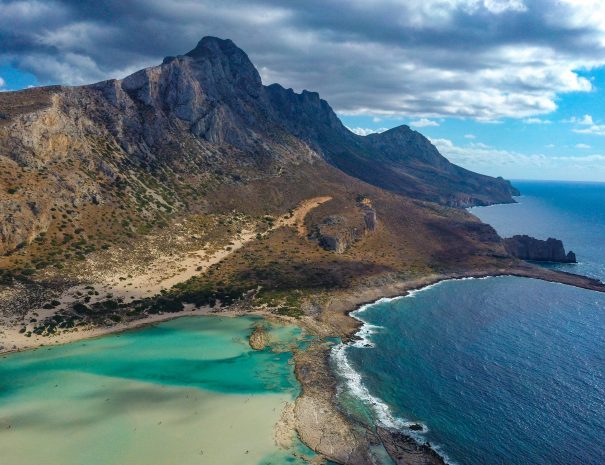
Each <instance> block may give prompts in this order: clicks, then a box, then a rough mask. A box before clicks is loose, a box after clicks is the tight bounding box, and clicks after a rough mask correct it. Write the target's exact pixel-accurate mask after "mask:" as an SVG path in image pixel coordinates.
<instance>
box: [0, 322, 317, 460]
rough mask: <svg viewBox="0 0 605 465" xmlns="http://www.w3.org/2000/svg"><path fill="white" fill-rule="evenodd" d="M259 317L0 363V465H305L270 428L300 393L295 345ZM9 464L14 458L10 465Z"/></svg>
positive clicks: (293, 337) (190, 325)
mask: <svg viewBox="0 0 605 465" xmlns="http://www.w3.org/2000/svg"><path fill="white" fill-rule="evenodd" d="M259 321H260V320H258V319H255V318H219V317H188V318H180V319H177V320H173V321H169V322H166V323H162V324H159V325H157V326H153V327H147V328H144V329H140V330H136V331H130V332H125V333H121V334H117V335H110V336H105V337H101V338H97V339H91V340H86V341H80V342H76V343H72V344H66V345H63V346H53V347H50V348H40V349H37V350H34V351H27V352H22V353H18V354H11V355H7V356H4V357H2V358H0V450H1V451H2V456H1V457H2V458H1V459H0V463H10V464H11V465H20V464H24V465H31V464H42V463H43V464H44V465H55V464H57V465H58V464H60V465H71V464H74V465H76V464H77V465H83V464H85V465H92V464H114V463H115V464H118V463H133V464H134V463H144V464H146V465H151V464H157V465H167V464H169V463H178V464H179V465H185V464H190V463H191V464H193V463H195V464H210V463H232V464H238V463H241V464H245V463H246V464H247V463H252V464H257V463H258V464H269V463H300V460H299V459H297V458H296V457H294V455H293V453H294V452H297V453H303V454H311V452H310V451H309V450H307V449H306V448H304V447H303V446H302V445H300V444H295V446H294V449H293V450H292V451H290V452H287V451H283V450H280V449H278V448H277V447H276V446H275V445H274V440H273V425H274V424H275V422H276V420H277V419H278V418H279V415H280V413H281V410H282V408H283V406H284V404H285V402H291V401H292V400H293V399H294V398H295V396H296V395H297V394H298V390H299V387H298V383H297V381H296V379H295V377H294V373H293V367H292V363H291V362H292V353H291V351H290V348H291V345H300V344H303V343H304V342H302V341H301V340H300V337H301V334H300V330H299V329H297V328H295V327H292V326H272V327H271V330H270V332H269V334H270V336H271V339H272V349H274V350H269V349H267V350H264V351H253V350H251V349H250V348H249V346H248V343H247V336H248V335H249V334H250V332H251V330H252V327H253V325H254V324H256V323H258V322H259ZM4 460H7V462H4Z"/></svg>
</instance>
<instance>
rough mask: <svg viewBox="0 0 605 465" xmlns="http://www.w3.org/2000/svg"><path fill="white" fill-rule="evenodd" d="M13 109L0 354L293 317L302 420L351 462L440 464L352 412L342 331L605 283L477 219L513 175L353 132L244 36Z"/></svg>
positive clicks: (4, 162) (3, 153)
mask: <svg viewBox="0 0 605 465" xmlns="http://www.w3.org/2000/svg"><path fill="white" fill-rule="evenodd" d="M0 111H1V113H2V118H0V254H2V255H1V256H0V316H1V319H2V321H1V331H2V333H1V334H0V346H1V347H0V350H1V351H3V352H8V351H14V350H21V349H25V348H31V347H37V346H40V345H43V344H44V345H48V344H53V343H59V342H66V341H70V340H76V339H80V338H85V337H91V336H94V335H99V334H105V333H108V332H115V331H119V330H123V329H126V328H131V327H134V326H136V325H141V324H149V323H152V322H156V321H161V320H165V319H169V318H174V317H177V316H183V315H204V314H208V313H219V314H221V313H222V314H231V315H242V314H261V315H264V316H267V317H269V318H279V319H287V320H289V321H292V322H295V323H296V324H298V325H301V326H303V327H305V328H306V329H307V331H309V332H310V333H312V334H314V335H315V336H316V339H315V340H314V342H313V343H310V344H309V347H307V348H306V349H305V350H302V351H300V352H298V353H297V354H296V357H295V362H296V375H297V378H298V380H299V382H300V383H301V386H302V392H301V395H300V397H299V398H298V399H297V401H296V405H295V408H294V413H293V415H294V420H293V421H292V423H293V425H294V426H293V427H294V428H295V430H296V432H297V434H298V436H299V437H300V439H301V440H302V441H303V442H304V443H305V444H307V445H308V446H309V447H310V448H311V449H313V450H314V451H315V452H316V453H317V454H319V455H320V456H321V457H324V458H327V459H330V460H332V461H334V462H337V463H341V464H351V465H365V464H371V463H373V462H372V457H371V454H370V450H371V446H372V447H373V446H376V445H379V444H383V445H384V448H385V450H386V451H387V453H389V454H390V455H391V457H392V458H393V460H395V462H396V463H442V459H441V458H440V457H439V456H438V454H437V453H436V452H435V451H433V450H432V449H431V448H430V447H428V446H423V445H419V444H417V443H416V442H415V441H414V440H412V439H411V438H410V437H409V436H407V435H405V434H402V433H401V432H398V431H388V430H387V429H385V428H384V427H382V425H372V424H363V423H361V422H359V421H358V420H356V419H354V418H350V417H349V416H347V415H346V413H343V411H342V410H341V409H340V408H339V407H338V406H337V402H338V399H337V397H338V396H337V382H336V378H335V376H334V373H332V371H331V367H330V363H329V354H330V348H331V345H330V338H334V337H339V338H342V339H344V340H347V339H349V338H350V337H352V335H353V334H354V333H355V332H356V330H357V329H358V327H359V322H358V321H356V320H354V319H353V318H350V317H349V316H348V313H349V312H351V311H352V310H354V309H355V308H356V307H357V306H359V305H361V304H362V303H366V302H371V301H373V300H376V299H378V298H380V297H384V296H395V295H403V294H405V293H406V292H407V291H409V290H412V289H416V288H419V287H422V286H426V285H428V284H431V283H434V282H437V281H440V280H443V279H451V278H463V277H472V276H489V275H503V274H511V275H517V276H526V277H533V278H537V279H543V280H548V281H556V282H563V283H566V284H571V285H575V286H579V287H584V288H587V289H593V290H598V291H603V290H605V286H604V285H603V284H602V283H601V282H599V281H597V280H593V279H589V278H585V277H582V276H578V275H573V274H568V273H560V272H557V271H555V270H549V269H545V268H540V267H538V266H535V265H533V264H530V263H525V262H524V261H522V259H526V258H528V259H532V260H535V259H536V258H535V257H550V258H556V259H561V258H562V257H564V258H565V259H567V260H570V261H571V259H572V258H574V257H573V256H572V255H570V254H568V255H564V252H562V245H561V247H559V244H558V243H557V244H554V243H553V242H552V241H551V242H548V241H547V245H546V248H545V249H543V247H542V246H541V245H540V244H536V243H534V242H533V241H530V240H527V239H523V238H522V239H514V238H513V239H514V240H513V239H509V240H506V241H503V240H502V239H501V238H500V237H499V236H498V234H497V233H496V232H495V231H494V230H493V228H491V227H490V226H488V225H485V224H482V223H481V222H480V221H479V220H478V219H477V218H476V217H474V216H473V215H471V214H469V213H468V212H466V211H465V210H464V208H466V207H469V206H476V205H489V204H494V203H512V202H514V200H513V195H517V194H518V191H517V190H516V189H515V188H514V187H513V186H512V185H511V184H510V183H509V182H508V181H506V180H503V179H501V178H493V177H489V176H484V175H480V174H477V173H473V172H470V171H468V170H466V169H463V168H461V167H459V166H456V165H454V164H452V163H450V162H449V161H448V160H447V159H446V158H445V157H443V156H442V155H441V154H440V153H439V152H438V150H437V149H436V147H435V146H434V145H433V144H432V143H431V142H430V141H429V140H428V139H427V138H425V137H424V136H423V135H422V134H420V133H418V132H416V131H413V130H412V129H410V128H409V127H408V126H405V125H403V126H399V127H397V128H394V129H391V130H389V131H386V132H384V133H382V134H372V135H370V136H366V137H363V136H359V135H356V134H353V133H352V132H351V131H349V130H348V129H347V128H346V127H345V126H344V125H343V124H342V123H341V122H340V120H339V119H338V117H337V116H336V114H335V113H334V112H333V110H332V108H331V107H330V105H329V104H328V102H326V101H325V100H322V99H321V98H320V97H319V95H318V94H317V93H315V92H309V91H303V92H302V93H295V92H294V91H293V90H292V89H285V88H283V87H282V86H280V85H279V84H272V85H269V86H265V85H263V83H262V82H261V78H260V75H259V73H258V72H257V70H256V68H255V67H254V66H253V64H252V63H251V61H250V60H249V58H248V56H247V55H246V54H245V53H244V52H243V51H242V50H241V49H239V48H238V47H237V46H236V45H235V44H234V43H233V42H232V41H230V40H222V39H218V38H215V37H205V38H203V39H202V40H201V41H200V42H199V43H198V44H197V46H196V47H195V48H194V49H193V50H191V51H190V52H188V53H186V54H184V55H179V56H176V57H167V58H166V59H164V61H163V62H162V63H161V64H159V65H157V66H153V67H151V68H147V69H143V70H140V71H138V72H136V73H134V74H132V75H130V76H128V77H126V78H124V79H113V80H109V81H103V82H100V83H96V84H91V85H85V86H80V87H65V86H52V87H41V88H34V89H28V90H23V91H19V92H0ZM561 254H563V255H561ZM249 343H250V345H251V346H253V347H254V348H257V349H262V348H263V347H264V346H265V343H266V341H265V337H264V334H263V332H262V330H260V329H257V330H255V332H254V333H253V336H252V337H251V339H250V341H249ZM406 454H408V455H406Z"/></svg>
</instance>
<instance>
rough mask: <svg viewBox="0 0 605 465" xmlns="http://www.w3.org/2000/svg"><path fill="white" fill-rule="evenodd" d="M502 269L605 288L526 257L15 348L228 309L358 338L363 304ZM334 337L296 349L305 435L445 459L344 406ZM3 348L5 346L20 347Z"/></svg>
mask: <svg viewBox="0 0 605 465" xmlns="http://www.w3.org/2000/svg"><path fill="white" fill-rule="evenodd" d="M496 276H518V277H525V278H532V279H541V280H544V281H550V282H556V283H561V284H566V285H572V286H575V287H579V288H584V289H589V290H594V291H597V292H605V284H603V283H601V282H599V281H598V280H595V279H592V278H587V277H584V276H580V275H573V274H569V273H563V272H559V271H554V270H549V269H545V268H539V267H537V266H535V265H531V264H520V265H519V266H518V267H514V268H507V269H487V270H473V271H464V272H458V273H448V274H435V275H428V276H424V277H422V278H417V279H411V280H404V279H399V280H397V279H394V280H391V281H389V282H387V283H382V284H377V285H365V286H360V287H357V288H354V289H348V290H346V291H342V292H340V293H337V294H335V295H333V296H332V297H331V299H330V300H329V301H328V302H327V303H326V305H325V307H324V308H323V311H322V313H321V315H320V316H319V319H315V318H313V317H308V316H307V317H303V318H301V319H295V318H291V317H282V316H277V315H275V314H272V313H270V312H268V311H264V310H251V309H246V308H245V307H244V308H242V307H239V308H229V309H223V310H216V309H211V308H209V307H207V308H200V309H194V308H192V307H191V306H188V307H186V308H185V309H184V310H183V311H180V312H177V313H165V314H158V315H150V316H148V317H146V318H144V319H139V320H133V321H130V322H127V323H122V324H117V325H115V326H111V327H96V328H88V329H85V330H80V331H77V332H68V333H64V334H61V335H57V336H53V337H51V338H48V337H45V338H44V341H43V342H38V341H30V342H31V344H29V345H23V346H21V347H19V348H17V349H16V350H17V351H21V350H31V349H35V348H37V347H41V346H44V345H56V344H65V343H69V342H73V341H77V340H83V339H89V338H95V337H101V336H104V335H107V334H112V333H117V332H123V331H129V330H132V329H136V328H140V327H144V326H148V325H153V324H156V323H159V322H162V321H168V320H171V319H175V318H181V317H184V316H209V315H212V316H225V317H237V316H243V315H257V316H259V317H263V318H267V319H274V320H280V321H285V322H289V323H292V324H297V325H299V326H301V327H304V328H305V329H307V330H309V331H310V332H312V333H315V334H317V335H319V336H322V337H339V338H340V339H341V341H342V344H348V343H351V342H354V341H355V340H357V338H358V332H359V331H360V329H361V328H362V327H363V322H362V321H360V320H359V319H356V318H355V316H354V315H352V313H353V312H355V311H357V310H359V309H360V307H362V306H364V305H370V304H372V303H375V302H376V301H378V300H380V299H385V298H386V299H392V298H401V297H405V296H407V295H409V294H410V293H412V292H414V291H418V290H421V289H425V288H427V287H429V286H433V285H435V284H437V283H440V282H443V281H448V280H459V279H473V278H475V279H476V278H487V277H496ZM333 348H334V345H333V344H328V343H326V342H324V341H317V342H314V343H312V344H311V345H310V346H309V348H307V349H306V350H303V351H296V353H295V354H294V361H295V374H296V378H297V380H298V382H299V383H300V385H301V393H300V395H299V396H298V398H297V399H296V401H295V407H294V420H293V425H292V427H293V428H294V430H295V431H296V433H297V434H298V436H299V438H300V439H301V441H302V442H303V443H304V444H306V445H307V446H308V447H309V448H311V449H312V450H313V451H315V452H316V453H318V454H321V455H323V456H324V457H326V458H327V459H329V460H332V461H334V462H337V463H341V464H349V463H350V464H358V465H366V464H367V465H370V464H372V463H374V455H373V454H374V452H373V450H374V449H375V446H377V445H380V444H382V445H383V446H384V448H385V449H386V450H387V451H389V455H395V456H396V457H392V458H393V459H394V460H395V462H396V463H397V464H400V463H401V464H403V463H419V462H418V460H419V459H421V458H422V460H424V462H423V463H429V464H440V465H442V464H446V463H447V462H446V461H445V460H444V459H443V458H442V457H441V456H440V455H439V453H438V452H437V451H435V450H434V449H433V448H431V447H430V446H428V445H426V444H422V443H421V442H419V441H418V440H417V439H416V438H414V437H412V436H408V435H406V434H404V433H402V432H401V431H398V430H397V429H396V428H391V429H388V428H383V427H380V425H373V428H368V426H366V425H362V424H360V423H359V422H357V421H356V420H354V419H352V418H351V417H350V416H348V415H347V414H346V412H343V411H341V410H340V408H339V405H338V402H337V399H336V396H337V388H338V386H337V384H338V383H337V377H336V375H337V374H336V372H335V367H334V366H333V364H332V363H331V357H330V354H331V351H332V350H333ZM16 350H12V349H9V350H3V351H1V352H0V354H7V353H10V352H15V351H16Z"/></svg>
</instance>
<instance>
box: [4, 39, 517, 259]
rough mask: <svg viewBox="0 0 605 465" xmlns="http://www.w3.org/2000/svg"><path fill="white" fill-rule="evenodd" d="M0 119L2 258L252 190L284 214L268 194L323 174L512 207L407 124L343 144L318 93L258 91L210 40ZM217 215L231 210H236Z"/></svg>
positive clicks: (224, 48)
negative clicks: (105, 224) (102, 218)
mask: <svg viewBox="0 0 605 465" xmlns="http://www.w3.org/2000/svg"><path fill="white" fill-rule="evenodd" d="M0 109H1V110H2V118H1V119H0V215H1V216H0V224H4V225H5V226H4V227H2V230H1V231H0V254H1V253H6V252H8V251H10V250H12V249H14V248H15V247H16V246H17V245H19V244H22V243H23V244H28V243H29V242H31V241H32V240H34V239H35V237H37V235H39V233H40V232H46V231H52V230H56V229H57V228H59V227H60V226H61V223H62V222H64V220H65V221H67V222H68V223H69V225H67V226H64V227H63V229H62V232H63V233H64V235H72V236H73V234H74V233H73V232H74V231H75V230H84V231H87V230H90V233H91V235H96V227H95V226H92V223H93V221H92V219H93V218H94V217H95V216H96V215H99V214H107V212H108V211H117V210H119V211H121V212H128V214H126V213H125V214H124V215H123V216H124V217H123V218H119V220H116V222H115V224H116V225H120V224H135V223H136V224H138V227H139V229H141V228H142V229H146V228H147V227H148V226H147V225H149V224H153V223H154V222H156V221H158V222H164V221H165V219H166V216H167V215H169V214H170V213H172V212H178V213H183V212H184V211H185V210H187V209H189V210H192V209H194V210H195V209H197V210H204V209H205V208H206V207H207V205H208V204H212V203H213V202H214V201H215V200H216V199H215V198H214V197H213V196H216V195H218V194H216V191H217V189H214V188H213V186H220V190H221V192H225V191H228V190H229V188H230V186H235V187H236V188H240V187H241V186H243V185H246V186H250V187H248V192H249V195H248V198H250V199H254V198H255V195H254V194H255V193H256V192H257V191H261V190H263V189H264V190H265V191H266V195H265V194H263V195H264V197H263V199H264V200H265V199H266V198H271V199H274V200H275V203H276V204H277V205H281V206H282V207H284V206H286V205H284V201H282V200H280V199H279V196H280V195H282V193H283V192H284V191H285V190H288V193H287V196H288V198H292V195H291V192H290V191H301V190H303V189H306V190H307V191H310V190H311V189H312V188H313V186H309V182H308V179H310V178H311V176H312V175H311V172H312V171H314V172H316V173H317V172H319V171H320V170H323V171H324V172H325V171H327V170H332V171H331V172H332V173H337V174H334V176H335V177H338V176H340V178H339V181H338V182H341V183H346V182H348V181H347V179H350V178H347V176H346V175H349V176H353V177H356V178H359V179H361V180H363V181H365V182H367V183H370V184H373V185H375V186H378V187H381V188H384V189H388V190H391V191H394V192H397V193H399V194H404V195H407V196H410V197H414V198H418V199H423V200H430V201H435V202H440V203H442V204H444V205H450V206H456V207H460V206H469V205H486V204H489V203H494V202H511V201H512V197H511V194H514V193H515V191H514V189H512V187H511V186H510V184H509V183H507V182H506V181H504V180H501V179H495V178H491V177H488V176H482V175H479V174H475V173H472V172H470V171H467V170H464V169H462V168H460V167H457V166H456V165H453V164H451V163H450V162H449V161H448V160H446V159H445V158H444V157H443V156H441V154H439V152H438V151H437V149H436V148H435V147H434V146H433V145H432V144H431V143H430V141H429V140H428V139H426V138H425V137H424V136H422V135H421V134H420V133H418V132H416V131H413V130H411V129H410V128H409V127H407V126H400V127H398V128H395V129H392V130H390V131H386V132H385V133H383V134H377V135H372V136H368V137H361V136H358V135H356V134H353V133H352V132H350V131H349V130H348V129H347V128H345V127H344V125H343V124H342V123H341V122H340V120H339V119H338V117H337V116H336V114H335V113H334V111H333V110H332V108H331V107H330V105H329V104H328V103H327V102H326V101H325V100H322V99H321V98H320V96H319V95H318V94H317V93H315V92H308V91H303V92H302V93H300V94H297V93H295V92H294V91H292V90H291V89H284V88H283V87H281V86H279V85H277V84H273V85H270V86H264V85H263V84H262V82H261V78H260V75H259V73H258V71H257V70H256V68H255V67H254V65H253V64H252V62H251V61H250V59H249V58H248V56H247V55H246V53H244V52H243V51H242V50H241V49H239V48H238V47H237V46H236V45H235V44H234V43H233V42H232V41H230V40H222V39H218V38H216V37H205V38H203V39H202V40H201V41H200V42H199V43H198V44H197V46H196V47H195V48H194V49H193V50H191V51H190V52H188V53H186V54H184V55H179V56H176V57H167V58H166V59H164V61H163V62H162V63H161V64H159V65H158V66H153V67H150V68H146V69H143V70H140V71H138V72H136V73H134V74H132V75H130V76H128V77H126V78H124V79H117V80H115V79H113V80H108V81H103V82H99V83H96V84H92V85H87V86H81V87H47V88H36V89H29V90H24V91H20V92H2V93H0ZM283 173H288V174H290V176H291V177H292V179H288V181H287V187H284V186H282V185H281V184H279V182H280V179H278V177H279V176H280V174H283ZM293 173H295V174H293ZM299 173H300V174H299ZM345 173H346V175H345ZM295 175H296V176H299V177H301V178H302V177H304V176H307V178H306V179H305V180H304V181H298V180H297V179H295ZM16 180H18V182H19V186H16V187H18V188H19V190H18V191H17V192H16V193H14V192H13V189H14V186H13V185H12V184H13V181H16ZM284 183H285V181H284ZM185 184H187V185H188V187H187V188H183V186H184V185H185ZM278 184H279V187H277V185H278ZM200 186H203V189H200ZM242 190H244V189H242ZM190 192H196V194H197V195H196V196H195V197H192V196H191V194H189V193H190ZM250 194H251V195H250ZM226 196H227V197H228V195H227V194H226ZM199 197H203V200H201V201H200V199H199ZM291 201H292V202H296V201H297V200H296V199H293V198H292V200H291ZM32 203H35V204H36V205H37V206H38V207H39V208H38V209H37V210H36V211H34V210H31V209H30V208H29V206H28V205H30V204H32ZM216 203H220V204H221V205H223V204H224V205H225V207H226V208H227V204H229V205H228V208H230V209H233V208H235V207H236V206H237V201H236V200H233V199H231V200H230V201H225V200H224V198H221V199H219V201H217V202H216ZM250 203H251V204H252V203H253V200H251V202H250ZM101 204H102V205H103V208H101V207H99V208H96V207H95V206H100V205H101ZM256 204H257V205H258V202H256ZM89 207H90V208H89ZM286 207H287V206H286ZM53 208H54V209H55V210H52V209H53ZM209 208H211V207H209ZM84 210H88V212H87V213H86V212H84ZM101 210H103V213H100V211H101ZM68 211H71V213H69V212H68ZM30 212H31V213H30ZM53 212H55V213H53ZM95 212H96V213H95ZM84 213H86V214H87V215H88V218H86V217H85V216H86V215H85V214H84ZM64 214H65V215H67V218H65V217H64V216H63V215H64ZM372 215H373V214H372V213H371V212H370V211H369V212H368V213H367V217H366V223H367V224H366V228H367V229H368V230H371V229H372V228H373V227H375V218H374V217H373V216H372ZM128 216H134V218H131V217H128ZM53 217H54V218H53ZM51 223H53V224H51ZM112 228H113V226H112ZM115 229H120V228H119V227H117V226H116V227H115ZM131 229H136V228H135V227H134V226H133V227H132V228H130V227H127V226H125V227H124V228H123V230H120V231H118V232H116V234H117V235H118V236H119V235H121V236H123V235H124V234H130V233H131V232H132V231H130V230H131ZM326 236H329V234H326ZM48 237H50V236H48ZM55 239H56V240H57V241H58V242H61V241H62V240H63V235H62V234H58V235H57V237H56V238H55ZM347 240H348V239H347V238H346V237H341V238H336V243H335V244H334V243H332V245H331V247H335V248H336V249H341V248H342V247H343V246H342V245H339V243H344V242H346V241H347ZM327 242H329V243H330V239H328V240H327ZM344 247H345V248H346V244H345V245H344Z"/></svg>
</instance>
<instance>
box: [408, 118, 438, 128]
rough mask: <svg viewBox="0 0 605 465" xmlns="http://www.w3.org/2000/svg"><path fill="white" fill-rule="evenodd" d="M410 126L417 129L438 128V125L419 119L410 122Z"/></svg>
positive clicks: (434, 122) (426, 119)
mask: <svg viewBox="0 0 605 465" xmlns="http://www.w3.org/2000/svg"><path fill="white" fill-rule="evenodd" d="M410 126H414V127H417V128H425V127H428V126H439V123H438V122H437V121H433V120H430V119H428V118H420V119H419V120H416V121H410Z"/></svg>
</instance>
